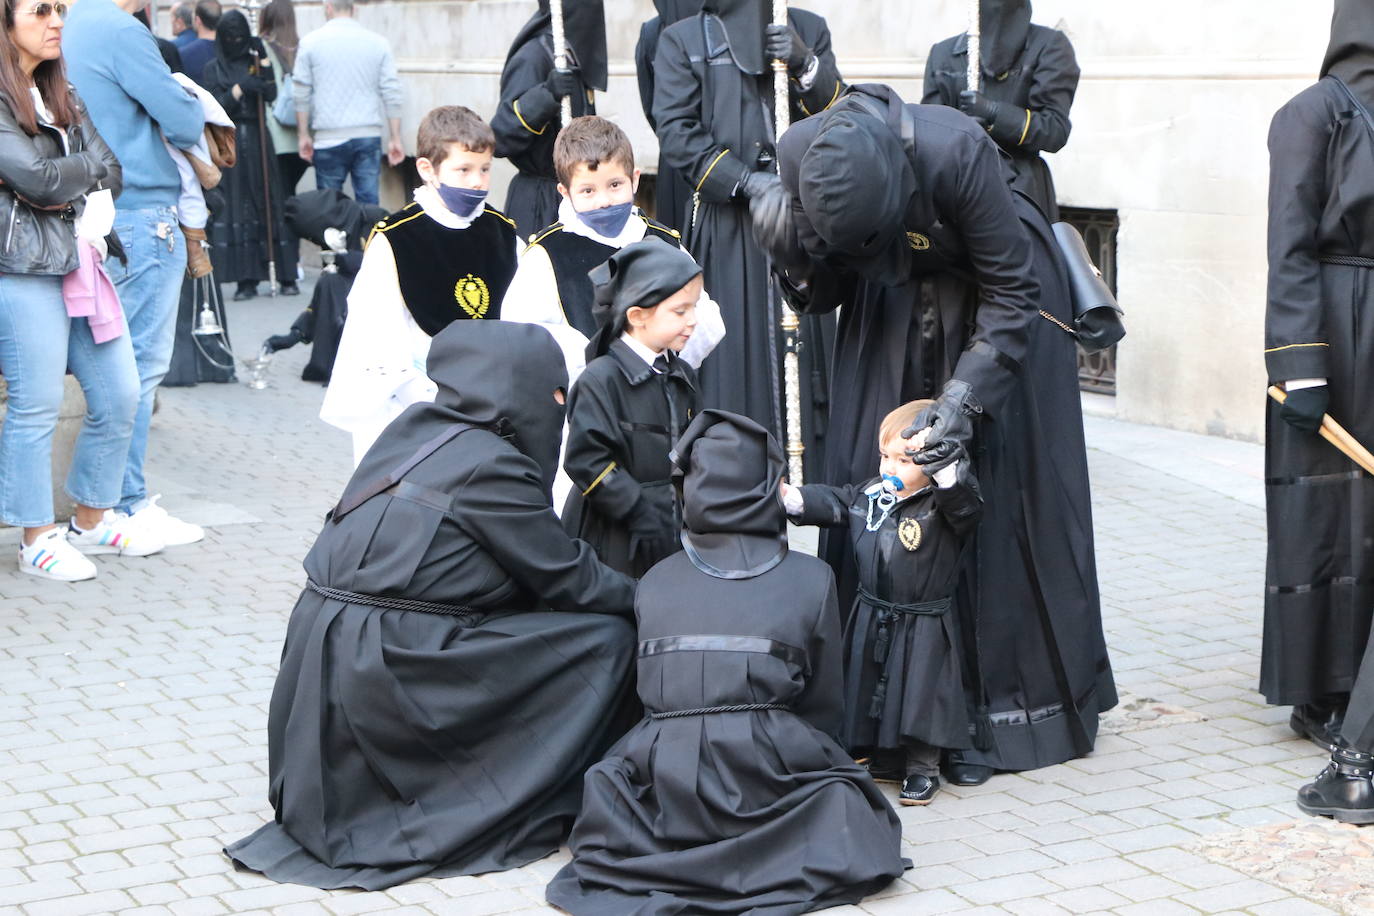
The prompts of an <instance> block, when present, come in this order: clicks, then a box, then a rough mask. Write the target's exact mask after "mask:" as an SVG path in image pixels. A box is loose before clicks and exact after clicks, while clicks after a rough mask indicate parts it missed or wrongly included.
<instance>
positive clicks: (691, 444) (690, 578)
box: [546, 411, 908, 916]
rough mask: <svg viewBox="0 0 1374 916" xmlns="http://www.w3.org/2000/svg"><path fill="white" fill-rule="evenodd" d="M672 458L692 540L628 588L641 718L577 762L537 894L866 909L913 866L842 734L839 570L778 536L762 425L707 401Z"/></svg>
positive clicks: (770, 458)
mask: <svg viewBox="0 0 1374 916" xmlns="http://www.w3.org/2000/svg"><path fill="white" fill-rule="evenodd" d="M712 421H717V422H714V423H713V422H712ZM741 421H743V422H741ZM694 451H695V452H697V453H698V455H696V456H692V454H691V453H692V452H694ZM707 452H709V455H707V454H705V453H707ZM679 453H680V454H681V455H682V456H683V460H690V461H691V467H690V468H689V469H688V470H687V473H686V481H685V485H684V491H683V492H684V497H683V498H684V517H685V522H686V529H687V530H686V532H685V533H684V534H683V541H684V544H685V546H686V547H687V550H686V551H685V552H680V553H677V554H674V555H673V556H671V557H669V558H668V559H666V560H664V561H663V562H661V563H659V564H658V565H657V566H655V567H654V568H653V569H652V570H650V571H649V573H648V574H647V575H646V576H645V577H644V579H643V580H642V581H641V582H640V586H639V590H638V592H637V593H636V595H635V614H636V617H637V618H638V622H639V662H638V684H639V695H640V699H641V700H642V701H643V703H644V708H645V709H646V710H647V712H648V716H647V717H646V718H645V719H644V720H643V721H641V722H640V723H639V724H638V725H637V726H635V727H634V728H633V729H632V730H631V731H630V732H629V733H628V734H627V735H626V736H625V737H624V738H623V739H621V741H620V742H619V743H618V744H617V745H616V746H615V747H613V748H612V749H611V750H610V751H609V752H608V753H607V755H606V757H605V758H604V759H603V760H602V761H601V762H600V763H598V764H596V765H595V766H593V767H592V768H591V769H590V770H589V771H588V772H587V779H586V791H585V796H584V801H583V805H582V811H581V813H580V814H579V816H578V820H577V826H576V827H575V828H574V830H573V834H572V837H571V839H570V840H569V846H570V847H571V849H572V854H573V858H572V861H571V862H570V863H569V864H568V865H566V866H564V867H563V869H562V870H561V871H560V872H559V873H558V874H557V875H556V876H554V879H553V881H551V882H550V883H549V886H548V890H547V891H546V897H547V899H548V901H549V902H550V903H551V904H553V905H554V906H557V907H559V908H561V909H563V910H566V911H567V912H569V913H572V914H574V916H625V914H630V913H634V914H637V916H660V914H661V916H669V914H681V913H702V914H705V913H711V914H729V913H740V914H744V913H754V914H763V913H767V914H770V916H786V914H794V913H806V912H810V911H812V910H818V909H824V908H826V907H831V906H839V905H841V904H845V903H857V902H858V901H859V900H861V899H862V898H863V897H864V896H866V895H868V894H872V893H875V892H877V891H878V890H880V889H882V888H883V887H885V886H886V885H888V884H889V883H890V882H891V881H892V879H894V878H896V877H897V876H898V875H900V874H901V873H902V870H903V868H904V867H906V865H907V864H908V863H906V862H904V861H903V859H902V858H901V852H900V849H901V826H900V823H899V822H898V820H897V817H896V815H895V814H894V813H893V811H892V808H891V806H890V805H889V804H888V802H887V800H886V799H885V798H884V797H883V795H882V793H881V792H880V791H879V790H878V788H877V786H875V785H874V783H873V780H872V778H871V777H870V776H869V775H868V773H867V772H866V771H865V770H864V768H863V767H861V766H858V765H857V764H855V763H854V761H853V760H852V759H851V758H850V756H849V755H848V754H846V753H845V751H844V749H843V748H841V747H840V745H839V744H838V743H836V741H835V737H834V736H835V735H836V734H837V733H838V731H839V729H840V726H841V716H842V711H843V699H842V696H841V680H842V673H841V667H842V661H841V657H840V629H839V615H838V613H837V608H836V603H835V581H834V578H833V576H832V575H831V572H830V570H829V569H828V568H827V567H826V565H825V564H824V563H822V562H821V561H819V560H817V559H815V558H814V557H809V556H803V555H801V554H797V553H793V552H789V551H788V549H787V542H786V535H785V525H784V520H783V514H782V506H781V504H780V502H779V499H778V495H777V493H778V482H779V480H781V478H782V472H783V462H782V454H781V449H780V448H779V447H778V445H777V443H776V442H773V441H771V439H770V438H769V437H768V435H767V433H766V432H765V431H764V430H763V429H762V428H761V427H759V426H758V425H757V424H754V423H752V422H749V421H747V420H744V418H742V417H735V416H731V415H728V414H723V413H720V412H716V411H708V412H706V413H704V414H703V415H702V416H700V417H699V418H698V420H697V421H696V422H695V423H694V424H693V425H692V426H691V427H690V428H689V429H688V430H687V432H686V433H685V434H684V437H683V440H682V442H681V443H680V444H679ZM681 464H682V461H680V462H679V465H681Z"/></svg>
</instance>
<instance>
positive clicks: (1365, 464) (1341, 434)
mask: <svg viewBox="0 0 1374 916" xmlns="http://www.w3.org/2000/svg"><path fill="white" fill-rule="evenodd" d="M1269 397H1271V398H1273V399H1274V400H1275V401H1278V402H1279V403H1280V404H1282V403H1283V402H1284V401H1286V400H1288V393H1287V392H1285V391H1284V390H1283V389H1282V388H1280V387H1279V386H1278V385H1271V386H1269ZM1317 433H1318V435H1320V436H1321V437H1322V438H1323V439H1325V440H1326V441H1327V442H1330V443H1331V444H1332V445H1334V446H1336V448H1338V449H1340V450H1341V454H1343V455H1345V457H1347V458H1349V459H1350V460H1351V461H1353V462H1355V463H1356V464H1358V465H1359V466H1360V467H1361V468H1363V469H1364V472H1365V473H1366V474H1368V475H1370V476H1371V477H1374V455H1372V454H1370V452H1369V449H1367V448H1365V447H1364V446H1363V445H1361V444H1360V441H1359V440H1358V439H1356V438H1355V437H1354V436H1352V435H1350V433H1349V432H1348V431H1347V430H1346V428H1345V427H1344V426H1341V424H1339V423H1337V422H1336V421H1335V420H1333V419H1331V414H1323V415H1322V425H1321V429H1319V430H1317Z"/></svg>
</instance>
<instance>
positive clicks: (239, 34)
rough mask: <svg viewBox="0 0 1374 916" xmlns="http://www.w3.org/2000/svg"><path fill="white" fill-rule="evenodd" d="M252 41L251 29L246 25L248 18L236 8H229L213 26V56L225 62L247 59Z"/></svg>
mask: <svg viewBox="0 0 1374 916" xmlns="http://www.w3.org/2000/svg"><path fill="white" fill-rule="evenodd" d="M252 41H253V30H252V29H250V28H249V27H248V18H247V17H246V16H244V15H243V14H242V13H240V12H239V11H238V10H230V11H229V12H227V13H225V14H224V15H223V16H221V17H220V20H219V25H217V26H215V56H216V57H218V58H219V59H220V60H222V61H224V62H225V63H237V62H242V61H246V60H247V59H248V49H249V47H250V46H251V44H252Z"/></svg>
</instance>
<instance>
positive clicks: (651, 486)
mask: <svg viewBox="0 0 1374 916" xmlns="http://www.w3.org/2000/svg"><path fill="white" fill-rule="evenodd" d="M592 282H593V283H594V284H595V287H596V299H597V307H598V310H599V311H600V313H601V314H600V316H599V317H600V321H601V330H600V331H599V332H598V333H597V335H596V337H595V339H594V340H593V341H592V342H591V344H589V345H588V347H587V356H588V358H589V359H590V362H589V363H588V364H587V369H586V371H584V372H583V373H582V375H581V376H579V377H578V380H577V384H576V385H574V386H573V389H572V394H571V396H570V397H569V399H568V444H567V449H566V453H565V457H564V460H563V469H564V470H565V471H567V473H568V477H569V478H570V479H571V481H572V483H573V485H574V489H573V491H572V495H571V497H570V499H569V502H568V506H567V508H566V509H565V510H564V512H563V520H564V524H565V525H566V526H567V528H568V531H569V533H571V534H575V535H576V536H577V537H580V538H582V539H583V540H585V541H587V542H588V543H590V544H591V545H592V547H593V548H595V549H596V554H597V556H598V557H600V558H601V562H603V563H605V564H607V565H608V566H611V567H613V568H615V569H618V570H620V571H621V572H624V573H628V574H629V575H632V576H642V575H644V573H645V572H647V571H648V570H649V568H650V567H651V566H653V565H654V564H655V563H657V562H658V561H659V560H661V559H663V558H664V557H665V556H667V555H669V554H671V553H675V552H676V551H677V550H679V549H680V548H679V545H678V531H679V530H680V529H681V527H682V525H681V520H680V517H679V515H678V512H677V507H676V505H675V503H674V500H673V492H672V488H671V487H670V486H669V480H668V476H669V473H670V472H671V465H670V464H669V460H668V453H669V452H670V451H671V450H672V448H673V446H674V445H675V444H676V443H677V440H678V438H679V437H681V435H682V431H683V430H684V429H686V428H687V424H688V423H690V422H691V420H692V417H693V416H694V415H695V414H696V413H697V409H698V408H697V391H696V373H695V372H694V371H693V370H692V367H691V366H689V365H687V363H686V361H685V360H683V359H682V358H681V357H680V356H678V352H679V351H681V350H682V348H683V347H684V346H686V344H687V342H688V340H689V339H690V338H691V336H692V332H693V329H694V328H695V327H696V307H697V299H698V298H699V297H700V296H701V267H700V266H699V265H698V264H697V262H696V261H694V260H692V256H691V255H689V254H688V253H687V252H685V251H683V250H682V249H680V248H675V247H673V246H672V245H668V244H666V243H664V242H661V241H659V240H658V239H653V238H648V239H644V240H643V241H640V242H635V243H634V244H633V245H627V246H626V247H625V248H622V249H621V250H620V251H617V252H616V253H615V254H613V255H611V257H610V260H608V261H606V262H605V263H604V264H601V265H600V266H598V267H596V268H594V269H593V270H592Z"/></svg>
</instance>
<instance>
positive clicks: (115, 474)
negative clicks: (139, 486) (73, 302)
mask: <svg viewBox="0 0 1374 916" xmlns="http://www.w3.org/2000/svg"><path fill="white" fill-rule="evenodd" d="M68 368H70V369H71V371H72V374H73V375H75V376H76V379H77V381H78V382H80V383H81V389H82V390H83V391H84V392H85V393H86V419H85V421H84V422H83V423H82V425H81V434H80V435H79V436H78V437H77V440H76V453H75V454H74V455H73V456H72V464H71V468H70V470H69V471H68V473H67V482H66V490H67V495H68V496H70V497H71V498H72V499H74V500H76V501H77V502H79V503H81V504H82V505H86V506H91V507H93V508H96V509H109V508H112V507H113V506H115V505H116V504H117V503H118V502H119V495H120V493H119V491H120V487H121V483H122V480H123V477H124V459H125V457H126V456H127V455H128V454H129V440H130V439H131V438H132V437H133V434H134V412H135V411H136V410H137V409H138V370H137V369H135V368H134V351H133V347H132V345H131V344H130V341H129V335H128V334H122V335H120V336H119V337H116V338H115V339H114V340H109V341H106V342H105V343H102V344H97V343H96V342H95V341H94V340H93V339H92V337H91V327H90V325H89V324H87V323H86V319H85V318H68V317H67V306H66V303H64V302H63V300H62V278H61V277H40V276H36V275H32V274H5V275H3V276H0V372H3V373H4V375H5V382H6V384H7V385H8V386H9V408H8V411H7V413H6V414H5V425H4V428H3V430H0V519H3V520H4V521H5V522H6V523H7V524H10V525H15V526H19V527H24V528H37V527H40V526H42V525H48V524H51V523H52V521H53V511H52V510H53V506H52V434H53V430H54V429H56V428H57V417H58V411H59V409H60V408H61V406H62V383H63V377H64V376H65V375H66V374H67V369H68Z"/></svg>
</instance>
